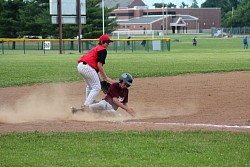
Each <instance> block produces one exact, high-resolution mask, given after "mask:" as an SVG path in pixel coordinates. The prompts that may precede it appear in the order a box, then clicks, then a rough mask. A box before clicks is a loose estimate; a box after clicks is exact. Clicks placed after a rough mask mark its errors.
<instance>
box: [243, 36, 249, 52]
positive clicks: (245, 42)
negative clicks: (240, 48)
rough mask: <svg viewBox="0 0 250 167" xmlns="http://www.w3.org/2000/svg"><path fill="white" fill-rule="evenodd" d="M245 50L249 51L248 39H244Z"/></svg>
mask: <svg viewBox="0 0 250 167" xmlns="http://www.w3.org/2000/svg"><path fill="white" fill-rule="evenodd" d="M243 44H244V49H248V41H247V37H245V38H243Z"/></svg>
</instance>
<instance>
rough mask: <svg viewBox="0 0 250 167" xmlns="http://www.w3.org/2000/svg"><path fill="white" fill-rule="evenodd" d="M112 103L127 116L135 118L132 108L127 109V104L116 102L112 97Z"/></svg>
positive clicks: (116, 99) (115, 98)
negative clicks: (127, 114)
mask: <svg viewBox="0 0 250 167" xmlns="http://www.w3.org/2000/svg"><path fill="white" fill-rule="evenodd" d="M113 102H114V103H115V104H116V105H117V106H119V107H121V108H122V109H123V110H125V111H127V113H129V114H130V115H132V116H133V117H134V116H135V111H134V110H133V109H132V108H129V107H128V106H127V103H125V104H123V103H121V102H120V101H119V100H118V98H117V97H113Z"/></svg>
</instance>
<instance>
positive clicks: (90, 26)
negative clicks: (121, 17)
mask: <svg viewBox="0 0 250 167" xmlns="http://www.w3.org/2000/svg"><path fill="white" fill-rule="evenodd" d="M86 2H87V11H86V12H87V20H86V22H87V24H85V25H83V34H84V38H98V37H99V36H100V35H101V34H102V27H103V26H102V24H103V20H102V8H101V5H100V3H101V0H91V1H86ZM104 9H105V10H104V16H105V18H104V23H105V33H111V32H112V31H114V30H115V29H116V27H117V23H116V21H115V19H109V18H108V17H109V16H110V13H111V12H112V10H113V8H110V9H108V8H106V7H105V8H104Z"/></svg>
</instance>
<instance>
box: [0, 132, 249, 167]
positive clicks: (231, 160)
mask: <svg viewBox="0 0 250 167" xmlns="http://www.w3.org/2000/svg"><path fill="white" fill-rule="evenodd" d="M10 141H11V142H10ZM249 143H250V138H249V134H246V133H235V134H234V133H226V132H201V131H197V132H182V133H178V132H167V131H147V132H132V131H129V132H86V133H40V132H34V133H14V134H4V135H0V146H1V150H0V154H1V159H0V164H1V166H32V167H35V166H67V167H68V166H218V167H220V166H249V165H250V159H249V155H250V145H249Z"/></svg>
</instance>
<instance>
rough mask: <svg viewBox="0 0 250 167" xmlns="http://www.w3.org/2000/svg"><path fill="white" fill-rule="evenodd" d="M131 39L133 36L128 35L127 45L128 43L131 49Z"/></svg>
mask: <svg viewBox="0 0 250 167" xmlns="http://www.w3.org/2000/svg"><path fill="white" fill-rule="evenodd" d="M129 39H131V36H129V37H128V41H127V45H128V47H129V48H130V49H131V46H130V40H129Z"/></svg>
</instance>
